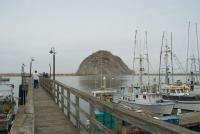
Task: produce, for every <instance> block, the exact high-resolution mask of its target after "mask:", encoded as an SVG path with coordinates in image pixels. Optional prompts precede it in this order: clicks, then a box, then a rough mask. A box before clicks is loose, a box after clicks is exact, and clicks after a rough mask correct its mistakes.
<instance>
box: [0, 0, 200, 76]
mask: <svg viewBox="0 0 200 134" xmlns="http://www.w3.org/2000/svg"><path fill="white" fill-rule="evenodd" d="M188 21H191V34H190V36H191V43H190V44H191V45H193V48H195V47H194V45H196V44H195V43H196V37H195V23H198V24H199V23H200V0H0V63H1V64H0V72H1V73H2V72H4V73H5V72H20V68H21V65H22V63H24V64H25V65H26V71H27V72H28V70H29V62H30V58H31V57H34V58H35V61H34V62H33V69H34V70H35V69H37V70H38V71H39V72H43V71H46V72H48V70H49V63H51V64H52V55H50V54H49V51H50V49H51V47H55V49H56V52H57V53H56V72H59V73H61V72H62V73H71V72H75V71H76V70H77V69H78V66H79V64H80V62H81V61H82V60H83V59H84V58H85V57H87V56H88V55H90V54H91V53H93V52H95V51H97V50H108V51H111V52H112V53H113V54H115V55H118V56H120V57H121V58H122V60H123V61H124V62H125V63H126V64H127V65H128V66H129V67H130V68H131V65H132V60H131V59H132V57H133V45H134V31H135V29H138V30H139V31H140V33H141V34H140V36H139V37H138V38H139V39H138V40H140V41H141V44H143V43H142V42H143V40H144V37H143V33H144V31H148V47H149V55H150V60H151V63H152V65H153V66H154V67H155V68H156V67H157V66H158V64H159V52H160V45H161V37H162V32H163V31H166V32H167V34H168V35H167V38H168V40H169V39H170V35H169V34H170V32H173V43H174V52H175V53H176V55H177V56H178V57H179V59H180V60H181V62H182V63H183V64H185V63H184V61H185V58H186V47H187V25H188ZM199 27H200V25H199ZM199 31H200V30H199ZM191 48H192V47H191Z"/></svg>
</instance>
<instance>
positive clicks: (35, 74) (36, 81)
mask: <svg viewBox="0 0 200 134" xmlns="http://www.w3.org/2000/svg"><path fill="white" fill-rule="evenodd" d="M32 79H33V85H34V88H38V87H39V86H38V85H39V74H38V72H37V70H35V73H33V75H32Z"/></svg>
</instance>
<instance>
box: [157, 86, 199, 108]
mask: <svg viewBox="0 0 200 134" xmlns="http://www.w3.org/2000/svg"><path fill="white" fill-rule="evenodd" d="M160 92H161V93H162V96H163V101H164V102H173V103H175V105H174V108H177V109H183V110H192V111H200V96H199V95H191V89H190V86H188V85H162V87H161V90H160Z"/></svg>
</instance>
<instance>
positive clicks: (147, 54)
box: [145, 31, 150, 85]
mask: <svg viewBox="0 0 200 134" xmlns="http://www.w3.org/2000/svg"><path fill="white" fill-rule="evenodd" d="M145 39H146V40H145V45H146V51H147V53H146V56H147V73H148V74H147V75H148V85H149V82H150V79H149V52H148V45H147V31H145Z"/></svg>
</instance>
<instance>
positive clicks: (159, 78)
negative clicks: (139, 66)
mask: <svg viewBox="0 0 200 134" xmlns="http://www.w3.org/2000/svg"><path fill="white" fill-rule="evenodd" d="M164 36H165V32H163V35H162V44H161V49H160V63H159V74H158V90H160V70H161V58H162V48H163V41H164Z"/></svg>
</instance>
